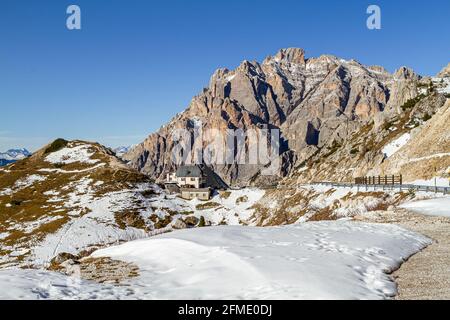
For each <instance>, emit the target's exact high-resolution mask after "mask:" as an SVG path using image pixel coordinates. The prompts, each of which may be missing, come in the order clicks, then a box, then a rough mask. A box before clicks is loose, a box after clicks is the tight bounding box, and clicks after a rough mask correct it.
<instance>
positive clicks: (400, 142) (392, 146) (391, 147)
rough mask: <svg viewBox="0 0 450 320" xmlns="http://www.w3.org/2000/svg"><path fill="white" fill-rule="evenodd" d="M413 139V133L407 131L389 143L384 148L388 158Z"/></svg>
mask: <svg viewBox="0 0 450 320" xmlns="http://www.w3.org/2000/svg"><path fill="white" fill-rule="evenodd" d="M410 139H411V135H410V134H409V133H405V134H403V135H401V136H400V137H399V138H397V139H395V140H394V141H392V142H390V143H388V144H387V145H386V146H385V147H384V148H383V153H384V154H385V155H386V158H389V157H390V156H392V155H393V154H394V153H396V152H397V151H398V150H400V149H401V148H402V147H403V146H404V145H405V144H407V143H408V141H409V140H410Z"/></svg>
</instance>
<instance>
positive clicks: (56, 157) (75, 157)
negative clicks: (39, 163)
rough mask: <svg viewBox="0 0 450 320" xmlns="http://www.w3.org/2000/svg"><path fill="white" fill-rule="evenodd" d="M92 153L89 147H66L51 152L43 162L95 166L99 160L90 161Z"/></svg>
mask: <svg viewBox="0 0 450 320" xmlns="http://www.w3.org/2000/svg"><path fill="white" fill-rule="evenodd" d="M93 155H94V152H93V151H91V150H90V147H89V146H86V145H81V146H76V147H66V148H63V149H61V150H59V151H55V152H52V153H51V154H50V155H48V156H47V157H46V158H45V161H47V162H50V163H54V164H55V163H64V164H71V163H75V162H80V163H87V164H96V163H98V162H99V161H100V160H96V159H95V160H94V159H91V157H92V156H93Z"/></svg>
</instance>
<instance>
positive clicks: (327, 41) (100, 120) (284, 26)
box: [0, 0, 450, 150]
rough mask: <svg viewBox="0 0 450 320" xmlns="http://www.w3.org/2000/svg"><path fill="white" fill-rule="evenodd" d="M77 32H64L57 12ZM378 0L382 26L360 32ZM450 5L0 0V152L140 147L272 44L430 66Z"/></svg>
mask: <svg viewBox="0 0 450 320" xmlns="http://www.w3.org/2000/svg"><path fill="white" fill-rule="evenodd" d="M70 4H77V5H79V6H80V7H81V10H82V30H80V31H69V30H67V28H66V18H67V14H66V8H67V7H68V5H70ZM369 4H378V5H379V6H380V7H381V10H382V29H381V30H379V31H371V30H368V29H367V28H366V19H367V16H368V15H367V14H366V8H367V7H368V5H369ZM449 20H450V1H448V0H442V1H440V0H435V1H433V0H430V1H411V0H410V1H406V0H395V1H392V0H391V1H377V0H372V1H364V0H362V1H356V0H355V1H326V0H314V1H304V0H303V1H299V0H292V1H291V0H276V1H275V0H273V1H265V0H246V1H243V0H227V1H216V0H210V1H200V0H196V1H194V0H191V1H187V0H184V1H182V0H179V1H176V0H171V1H150V0H145V1H144V0H127V1H125V0H108V1H107V0H71V1H65V0H57V1H55V0H39V1H35V0H29V1H24V0H2V1H1V4H0V41H1V46H0V106H1V109H0V110H1V113H0V115H1V118H0V119H1V127H0V150H6V149H8V148H11V147H26V148H29V149H31V150H36V148H38V147H40V146H42V145H43V144H45V143H47V142H49V141H50V140H52V139H55V138H57V137H63V138H67V139H75V138H79V139H85V140H93V141H99V142H101V143H104V144H106V145H108V146H113V147H115V146H119V145H130V144H133V143H138V142H140V141H141V140H142V139H144V138H145V137H146V136H147V135H148V134H150V133H151V132H153V131H155V130H156V129H158V128H159V127H160V125H162V124H163V123H165V122H166V121H168V120H169V119H170V118H171V117H172V116H173V115H174V114H175V113H177V112H180V111H182V110H183V109H185V108H186V107H187V105H188V104H189V101H190V100H191V98H192V97H193V96H194V95H196V94H198V93H199V92H200V91H201V89H202V88H203V87H205V86H207V84H208V81H209V78H210V76H211V74H212V73H213V72H214V70H215V69H216V68H219V67H228V68H235V67H236V66H238V65H239V63H240V62H241V61H242V60H244V59H247V60H258V61H261V60H263V59H264V58H265V57H266V56H268V55H271V54H274V53H276V52H277V51H278V49H280V48H284V47H301V48H304V49H305V50H306V53H307V56H309V57H311V56H318V55H321V54H325V53H327V54H334V55H337V56H340V57H343V58H346V59H350V58H355V59H357V60H359V61H360V62H362V63H364V64H377V65H383V66H385V67H386V68H387V69H388V70H390V71H393V70H395V69H396V68H398V67H400V66H402V65H407V66H410V67H412V68H414V69H415V70H416V71H417V72H419V73H421V74H436V73H437V72H438V71H439V70H440V69H441V68H442V67H443V66H444V65H446V64H447V63H448V62H450V23H449Z"/></svg>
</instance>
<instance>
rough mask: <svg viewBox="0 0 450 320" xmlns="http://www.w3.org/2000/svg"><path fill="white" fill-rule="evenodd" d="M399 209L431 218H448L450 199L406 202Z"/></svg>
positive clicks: (449, 214)
mask: <svg viewBox="0 0 450 320" xmlns="http://www.w3.org/2000/svg"><path fill="white" fill-rule="evenodd" d="M400 208H404V209H408V210H411V211H414V212H416V213H421V214H426V215H431V216H442V217H450V197H448V196H446V197H442V198H436V199H429V200H421V201H411V202H406V203H404V204H402V205H400Z"/></svg>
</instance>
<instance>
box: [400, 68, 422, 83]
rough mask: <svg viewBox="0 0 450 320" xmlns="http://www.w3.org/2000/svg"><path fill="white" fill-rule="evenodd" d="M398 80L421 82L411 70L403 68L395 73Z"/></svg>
mask: <svg viewBox="0 0 450 320" xmlns="http://www.w3.org/2000/svg"><path fill="white" fill-rule="evenodd" d="M394 78H395V79H397V80H419V78H420V77H419V76H418V75H417V74H416V73H415V72H414V70H412V69H411V68H408V67H405V66H402V67H400V68H399V69H398V70H396V71H395V73H394Z"/></svg>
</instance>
